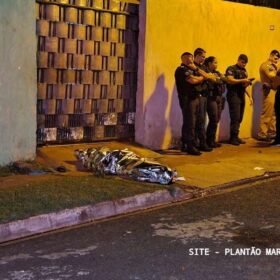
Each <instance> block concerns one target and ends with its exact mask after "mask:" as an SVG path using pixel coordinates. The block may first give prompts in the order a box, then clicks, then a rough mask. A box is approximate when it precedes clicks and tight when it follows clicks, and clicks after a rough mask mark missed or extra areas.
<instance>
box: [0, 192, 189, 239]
mask: <svg viewBox="0 0 280 280" xmlns="http://www.w3.org/2000/svg"><path fill="white" fill-rule="evenodd" d="M191 198H193V195H192V194H191V193H185V192H184V191H182V190H181V189H179V188H175V195H174V196H172V195H171V194H170V192H169V191H168V190H160V191H156V192H153V193H143V194H138V195H135V196H132V197H127V198H122V199H118V200H114V201H105V202H100V203H97V204H95V205H88V206H81V207H76V208H73V209H65V210H62V211H59V212H54V213H49V214H42V215H38V216H34V217H30V218H28V219H25V220H18V221H13V222H9V223H6V224H0V243H4V242H8V241H12V240H16V239H20V238H25V237H29V236H32V235H36V234H40V233H45V232H48V231H53V230H58V229H62V228H65V227H71V226H75V225H80V224H84V223H88V222H93V221H97V220H100V219H104V218H109V217H113V216H117V215H121V214H126V213H130V212H135V211H137V210H143V209H146V208H152V207H157V206H160V205H165V204H169V203H174V202H178V201H183V200H188V199H191Z"/></svg>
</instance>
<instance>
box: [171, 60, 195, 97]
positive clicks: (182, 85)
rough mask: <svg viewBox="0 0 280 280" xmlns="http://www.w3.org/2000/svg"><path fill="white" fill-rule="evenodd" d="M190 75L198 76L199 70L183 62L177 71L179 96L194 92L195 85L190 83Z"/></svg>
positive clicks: (176, 78) (176, 79)
mask: <svg viewBox="0 0 280 280" xmlns="http://www.w3.org/2000/svg"><path fill="white" fill-rule="evenodd" d="M190 76H198V73H197V71H195V70H193V69H191V68H189V67H188V66H187V65H185V64H181V65H180V66H179V67H178V68H177V69H176V71H175V81H176V87H177V92H178V95H179V96H186V95H191V94H192V93H193V92H194V86H193V85H192V84H190V83H188V81H187V80H188V78H189V77H190Z"/></svg>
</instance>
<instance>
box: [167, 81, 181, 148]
mask: <svg viewBox="0 0 280 280" xmlns="http://www.w3.org/2000/svg"><path fill="white" fill-rule="evenodd" d="M182 124H183V116H182V112H181V108H180V105H179V99H178V93H177V88H176V85H174V87H173V90H172V100H171V108H170V114H169V125H170V129H171V142H170V143H169V148H179V147H180V145H181V133H182Z"/></svg>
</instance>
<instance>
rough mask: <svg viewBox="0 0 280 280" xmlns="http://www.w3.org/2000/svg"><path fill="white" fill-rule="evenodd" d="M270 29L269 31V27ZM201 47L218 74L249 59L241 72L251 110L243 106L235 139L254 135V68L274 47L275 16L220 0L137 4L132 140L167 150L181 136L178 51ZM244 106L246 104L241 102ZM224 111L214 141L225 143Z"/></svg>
mask: <svg viewBox="0 0 280 280" xmlns="http://www.w3.org/2000/svg"><path fill="white" fill-rule="evenodd" d="M272 25H273V26H274V30H270V29H273V28H272V27H271V26H272ZM197 47H202V48H204V49H205V50H206V51H207V55H214V56H216V57H217V58H218V62H219V70H220V71H221V72H224V71H225V69H226V67H227V66H229V65H232V64H235V63H236V60H237V57H238V55H239V54H240V53H245V54H247V55H248V57H249V63H248V65H247V70H248V73H249V76H250V77H255V78H257V80H256V83H255V84H254V86H253V95H254V97H255V105H254V106H250V105H249V102H247V105H246V111H245V118H244V120H243V123H242V126H241V137H251V136H252V135H255V134H256V131H257V126H258V122H259V115H260V106H261V99H260V83H259V81H258V79H259V73H258V69H259V65H260V64H261V63H262V62H263V61H265V60H266V59H267V58H268V55H269V52H270V51H271V50H272V49H279V48H280V11H279V10H274V9H269V8H264V7H255V6H251V5H244V4H238V3H232V2H225V1H222V0H188V1H186V0H143V1H141V5H140V38H139V73H138V83H139V84H138V92H137V112H136V141H137V142H138V143H140V144H142V145H145V146H147V147H151V148H154V149H160V148H168V147H170V146H172V142H173V141H174V139H175V140H176V139H179V138H180V135H181V124H182V117H181V111H180V108H179V104H178V99H177V91H176V87H175V83H174V71H175V69H176V67H177V66H178V65H179V64H180V55H181V53H183V52H184V51H190V52H193V51H194V49H195V48H197ZM247 101H248V100H247ZM228 134H229V116H228V108H227V107H226V108H225V110H224V112H223V115H222V120H221V125H220V130H219V138H220V140H221V139H222V140H223V139H227V137H228Z"/></svg>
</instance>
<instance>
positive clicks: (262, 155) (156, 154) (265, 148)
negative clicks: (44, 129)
mask: <svg viewBox="0 0 280 280" xmlns="http://www.w3.org/2000/svg"><path fill="white" fill-rule="evenodd" d="M246 141H247V143H246V144H245V145H240V146H232V145H229V144H223V146H222V147H221V148H217V149H214V150H213V151H212V152H210V153H206V152H205V153H203V154H202V155H201V156H190V155H187V154H185V153H182V152H180V151H178V150H165V151H152V150H149V149H146V148H143V147H141V146H138V145H133V144H129V143H122V142H115V141H112V142H103V143H95V144H82V145H79V144H77V145H66V146H48V147H42V148H40V149H38V158H37V160H38V161H39V162H41V163H43V164H48V165H49V166H51V167H53V168H55V167H56V166H59V165H63V166H65V167H66V168H67V169H68V170H69V171H70V173H71V174H72V175H75V176H84V175H87V172H86V171H85V169H84V168H83V167H82V166H81V164H80V163H79V162H77V160H76V158H75V156H74V153H73V151H74V150H75V149H85V148H87V147H102V146H106V147H108V148H111V149H124V148H128V149H129V150H132V151H133V152H135V153H136V154H138V155H140V156H141V157H146V158H150V159H155V160H156V161H158V162H160V163H162V164H166V165H168V166H169V167H171V168H172V169H176V170H177V172H178V175H179V176H183V177H185V179H186V181H185V182H184V181H183V182H178V183H179V184H182V185H192V186H197V187H201V188H206V187H210V186H215V185H220V184H224V183H228V182H232V181H236V180H240V179H244V178H249V177H255V176H258V175H262V174H264V173H265V172H269V171H272V172H273V171H280V147H270V146H269V145H268V144H267V143H262V142H259V141H256V140H254V139H246Z"/></svg>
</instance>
